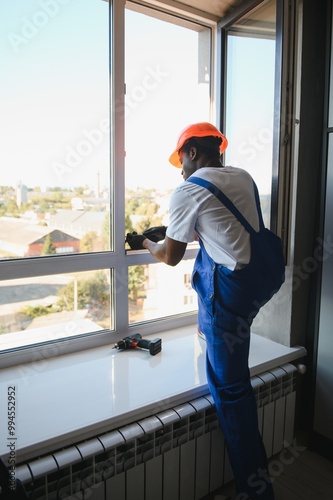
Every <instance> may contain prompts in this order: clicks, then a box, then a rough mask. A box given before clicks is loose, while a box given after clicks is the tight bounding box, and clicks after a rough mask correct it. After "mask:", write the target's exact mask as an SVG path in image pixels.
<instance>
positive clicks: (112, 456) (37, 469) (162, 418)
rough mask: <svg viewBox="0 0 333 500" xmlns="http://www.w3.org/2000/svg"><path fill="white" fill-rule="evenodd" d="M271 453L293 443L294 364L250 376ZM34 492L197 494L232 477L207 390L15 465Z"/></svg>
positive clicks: (144, 498)
mask: <svg viewBox="0 0 333 500" xmlns="http://www.w3.org/2000/svg"><path fill="white" fill-rule="evenodd" d="M251 382H252V386H253V388H254V391H255V395H256V401H257V408H258V417H259V427H260V431H261V434H262V436H263V441H264V444H265V447H266V451H267V455H268V457H271V456H272V455H275V454H277V453H278V452H279V451H281V450H282V449H283V448H285V447H286V446H288V445H291V444H292V441H293V436H294V414H295V396H296V388H295V386H296V367H295V366H294V365H291V364H284V365H282V366H280V367H278V368H275V369H273V370H270V371H267V372H264V373H261V374H260V375H257V376H254V377H252V378H251ZM16 476H17V477H18V479H20V480H21V481H22V482H23V484H24V486H25V489H26V491H27V492H28V493H29V495H30V498H31V499H34V500H38V499H43V500H44V499H45V500H58V499H81V500H86V499H90V500H199V499H201V498H203V497H204V496H206V495H208V494H209V493H211V492H213V491H214V490H216V489H217V488H220V487H221V486H222V485H223V484H226V483H228V482H229V481H231V480H232V472H231V469H230V464H229V460H228V456H227V453H226V448H225V446H224V438H223V434H222V432H221V430H220V428H219V425H218V421H217V415H216V411H215V407H214V403H213V400H212V398H211V396H210V395H209V394H207V395H206V396H203V397H200V398H197V399H194V400H191V401H188V402H185V403H183V404H181V405H178V406H175V407H173V408H170V409H167V410H165V411H162V412H160V413H157V414H155V415H151V416H149V417H147V418H145V419H142V420H138V421H137V422H133V423H131V424H129V425H126V426H125V427H120V428H118V429H115V430H112V431H111V432H108V433H106V434H102V435H99V436H96V437H94V438H92V439H89V440H87V441H84V442H79V443H76V444H75V445H73V446H71V447H68V448H64V449H61V450H56V451H54V452H53V453H50V454H49V455H47V456H42V457H39V458H38V459H36V460H32V461H29V462H28V463H23V464H20V465H19V466H18V467H17V469H16Z"/></svg>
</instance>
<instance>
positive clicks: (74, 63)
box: [0, 0, 274, 189]
mask: <svg viewBox="0 0 333 500" xmlns="http://www.w3.org/2000/svg"><path fill="white" fill-rule="evenodd" d="M1 14H2V15H1V18H0V38H1V40H2V43H1V44H0V60H1V67H2V72H1V79H0V81H1V85H0V141H1V147H0V164H1V173H0V185H13V186H16V185H17V184H18V183H20V182H22V183H23V184H26V185H28V187H34V186H40V187H45V186H61V187H70V186H78V185H88V186H92V187H93V188H94V187H96V186H97V181H98V179H99V180H100V185H101V186H104V185H108V183H109V158H110V152H109V138H108V114H109V62H108V60H109V42H108V37H109V34H108V31H109V22H108V4H107V2H103V1H101V0H29V1H28V0H12V1H11V2H6V3H5V5H4V6H2V7H1ZM125 39H126V85H127V95H126V113H125V123H124V126H125V147H126V160H125V178H126V185H127V187H129V188H132V189H134V188H135V187H138V186H144V187H155V188H157V189H171V188H173V187H175V186H176V185H177V184H179V183H180V182H181V181H182V178H181V176H180V171H179V170H178V169H176V168H174V167H172V166H171V165H170V164H169V162H168V157H169V155H170V154H171V152H172V150H173V149H174V147H175V144H176V140H177V137H178V134H179V132H180V131H181V130H182V128H183V127H184V126H186V125H187V124H189V123H193V122H197V121H206V120H207V121H209V120H210V115H209V85H208V83H198V33H197V32H195V31H192V30H189V29H185V28H182V27H179V26H175V25H172V24H170V23H166V22H162V21H158V20H156V19H154V18H150V17H148V16H144V15H142V14H138V13H136V12H132V11H129V10H126V36H125ZM246 41H247V42H248V40H247V39H246ZM236 45H237V44H235V47H234V48H233V54H235V56H234V57H233V58H231V60H232V61H233V60H235V64H234V67H233V69H232V72H231V74H234V75H235V77H234V79H233V80H232V82H231V84H230V89H232V92H229V106H230V110H232V113H231V114H232V116H233V119H232V120H231V121H230V122H228V123H227V124H226V127H227V130H228V134H229V133H230V137H228V138H229V143H230V146H229V151H228V155H229V156H227V158H228V160H230V161H231V162H234V163H240V165H239V166H245V163H247V165H248V167H249V168H253V169H254V171H255V172H257V175H258V177H259V179H261V178H263V175H261V170H260V169H265V168H266V169H267V161H269V156H267V151H268V150H269V127H270V126H271V125H270V116H269V110H268V106H266V105H265V102H266V101H264V102H263V97H265V98H267V99H268V100H269V99H272V97H271V94H270V93H269V92H271V87H269V85H270V84H269V83H267V82H268V80H267V79H269V70H268V68H270V67H271V66H270V65H272V64H274V57H273V63H272V47H271V48H269V49H263V46H262V45H261V46H260V48H258V47H257V48H258V54H257V55H258V57H257V58H253V49H255V47H253V46H250V44H248V43H246V44H245V45H244V44H243V46H242V48H241V49H240V48H239V47H238V48H237V46H236ZM246 47H248V51H247V49H246ZM237 50H238V51H239V54H240V55H239V57H236V54H237V52H236V51H237ZM250 54H252V56H251V55H250ZM251 57H252V59H251ZM246 61H247V65H246V66H244V69H245V68H246V72H245V75H244V72H243V75H244V78H243V77H242V78H238V75H239V71H240V69H239V68H240V67H242V65H245V63H246ZM251 64H252V66H251ZM259 64H260V66H259ZM237 65H238V67H237ZM253 65H256V66H255V67H256V68H257V67H258V68H259V67H260V68H261V70H260V71H261V74H260V79H259V80H260V81H261V82H262V86H261V88H260V89H259V92H260V93H261V96H260V98H261V101H260V102H261V103H262V104H263V106H262V107H263V109H265V110H268V112H267V116H263V117H262V118H261V122H260V121H257V118H258V116H259V113H258V112H257V111H256V109H255V106H256V103H258V89H257V90H256V88H252V90H251V92H250V94H249V82H250V80H251V79H250V78H249V75H250V74H251V71H252V70H251V68H252V69H253ZM262 70H264V71H262ZM252 73H253V71H252ZM255 81H257V82H258V78H256V79H255ZM242 82H243V86H242ZM244 82H245V83H246V85H244ZM268 87H269V88H270V90H269V92H268V93H266V95H265V96H264V95H263V93H264V90H263V89H267V88H268ZM255 92H257V95H255ZM249 95H250V98H249ZM240 96H243V97H241V98H240ZM250 103H251V106H252V107H251V106H249V104H250ZM119 106H120V103H115V108H114V111H115V113H117V109H118V110H119ZM253 106H254V108H253ZM247 112H248V113H250V116H251V118H250V121H249V117H248V114H247ZM244 122H247V123H246V124H245V123H244ZM235 124H236V127H235ZM267 128H268V130H264V129H267ZM224 132H226V131H224ZM249 137H250V141H251V140H252V142H251V144H249ZM253 137H254V138H256V141H255V143H253ZM230 138H232V139H234V141H230ZM251 138H252V139H251ZM236 144H237V146H236ZM262 146H264V147H262ZM267 158H268V160H267ZM243 163H244V165H243ZM261 164H262V165H261ZM260 165H261V166H260ZM262 184H263V186H264V182H262ZM265 189H266V188H265Z"/></svg>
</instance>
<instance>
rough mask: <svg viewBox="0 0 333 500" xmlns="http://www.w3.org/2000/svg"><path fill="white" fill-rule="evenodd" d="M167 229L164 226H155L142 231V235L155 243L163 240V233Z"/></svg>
mask: <svg viewBox="0 0 333 500" xmlns="http://www.w3.org/2000/svg"><path fill="white" fill-rule="evenodd" d="M166 230H167V227H166V226H155V227H150V228H149V229H146V230H145V231H143V233H142V234H143V235H144V236H145V237H146V238H148V240H150V241H154V242H155V243H157V242H158V241H161V240H164V239H165V233H166Z"/></svg>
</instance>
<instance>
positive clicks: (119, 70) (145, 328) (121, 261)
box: [0, 0, 218, 371]
mask: <svg viewBox="0 0 333 500" xmlns="http://www.w3.org/2000/svg"><path fill="white" fill-rule="evenodd" d="M106 1H107V0H106ZM125 3H126V6H125ZM108 4H109V33H110V37H109V48H110V50H109V69H110V72H109V73H110V168H111V178H110V219H111V220H110V225H111V227H112V228H113V232H112V233H113V237H112V235H110V237H111V248H110V250H109V251H103V252H96V253H82V254H71V255H70V254H65V255H61V254H60V255H59V254H58V255H54V256H43V257H30V258H20V259H12V260H11V259H8V260H2V261H0V276H1V280H15V279H23V278H30V277H38V276H46V275H56V274H59V263H60V262H61V273H64V274H65V273H71V272H84V271H91V270H96V271H98V270H102V269H107V270H111V308H112V312H111V314H113V316H114V320H113V323H114V329H113V330H101V331H97V332H89V333H85V334H81V335H77V336H73V337H71V338H63V339H57V340H51V341H45V342H40V343H38V344H31V345H27V346H22V347H17V348H11V349H7V350H3V351H1V352H0V366H1V368H6V367H9V366H14V365H19V364H22V363H29V362H30V363H32V365H33V366H34V367H35V368H36V370H37V371H38V369H39V368H38V367H40V366H42V365H43V363H44V362H45V360H46V359H48V358H50V357H54V356H58V355H63V354H70V353H73V352H77V351H78V350H85V349H91V348H96V347H100V346H104V345H107V344H112V343H114V342H116V341H117V340H119V339H120V338H122V337H124V336H126V335H128V334H131V333H133V331H135V332H136V333H141V334H142V335H143V336H144V335H150V334H156V333H161V332H163V331H167V330H171V329H175V328H179V327H182V326H188V325H191V324H196V321H197V313H196V312H193V313H184V314H181V315H175V316H173V317H165V318H160V319H158V320H155V321H148V322H145V323H141V324H132V325H130V324H129V318H128V268H129V266H132V265H143V264H151V263H156V260H155V259H153V257H152V256H151V255H150V253H149V252H148V251H125V246H124V239H123V237H122V235H124V234H125V217H124V213H125V175H124V162H125V130H124V109H123V110H122V109H121V108H120V107H119V106H115V105H112V103H117V102H123V97H124V89H125V78H124V74H125V46H124V45H125V40H124V33H125V8H127V7H133V8H135V9H136V10H137V9H140V12H144V10H145V9H150V11H149V12H150V13H151V12H152V10H151V9H153V10H154V12H155V13H156V15H157V16H158V17H159V18H160V19H163V18H165V19H166V18H167V19H168V20H172V21H173V22H175V23H176V24H180V25H182V26H185V27H189V26H190V25H193V24H199V25H203V26H205V27H208V28H210V29H211V33H212V37H211V38H212V44H211V84H210V85H211V89H210V91H211V110H210V111H211V116H212V120H213V119H214V115H215V108H214V107H213V106H214V102H215V98H214V96H215V87H216V81H215V79H216V75H217V62H216V61H217V59H216V56H215V54H216V42H217V36H216V33H217V23H218V19H217V18H216V17H215V16H212V15H211V14H208V13H207V15H205V14H204V13H203V12H202V11H199V10H197V9H194V8H192V7H188V8H186V6H185V5H184V10H183V9H179V7H177V8H176V7H172V6H169V5H167V4H166V5H162V4H161V2H155V1H154V0H152V1H151V2H149V4H148V2H141V1H140V0H139V1H135V2H130V1H129V2H125V0H109V1H108ZM196 253H197V248H196V247H195V246H191V245H189V246H188V248H187V250H186V253H185V255H184V259H194V258H195V256H196ZM59 259H61V260H59ZM125 304H126V306H125Z"/></svg>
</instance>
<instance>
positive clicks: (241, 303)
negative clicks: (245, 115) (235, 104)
mask: <svg viewBox="0 0 333 500" xmlns="http://www.w3.org/2000/svg"><path fill="white" fill-rule="evenodd" d="M188 182H193V183H195V184H199V185H201V186H203V187H205V188H207V189H209V190H210V191H211V192H212V193H213V194H214V195H215V196H217V197H218V198H219V199H220V201H223V204H224V205H226V206H227V208H228V209H229V210H230V211H231V212H232V213H233V214H234V215H235V216H236V217H237V219H238V220H239V221H240V222H241V224H243V226H244V227H245V229H246V230H247V231H248V232H249V233H250V237H251V259H250V262H249V264H248V265H247V266H246V267H244V268H242V269H240V270H236V271H231V270H230V269H228V268H226V267H225V266H223V265H221V264H216V263H215V262H214V261H213V260H212V259H211V257H210V256H209V255H208V254H207V252H206V250H205V248H204V245H203V244H202V242H201V241H200V240H199V242H200V250H199V252H198V255H197V258H196V261H195V264H194V269H193V275H192V286H193V288H194V289H195V290H196V292H197V294H198V310H199V314H198V327H199V329H200V331H201V332H203V333H204V334H205V337H206V341H207V351H206V356H207V365H206V366H207V380H208V385H209V388H210V391H211V394H212V397H213V399H214V402H215V406H216V411H217V414H218V418H219V423H220V426H221V428H222V431H223V434H224V438H225V442H226V445H227V449H228V455H229V459H230V463H231V467H232V470H233V473H234V478H235V484H236V490H237V493H238V496H237V500H246V499H261V500H272V499H274V492H273V488H272V484H271V481H270V478H269V474H268V464H267V458H266V453H265V449H264V446H263V442H262V438H261V435H260V433H259V430H258V419H257V408H256V402H255V397H254V393H253V390H252V386H251V382H250V371H249V366H248V356H249V347H250V327H251V323H252V321H253V318H254V317H255V316H256V314H257V313H258V311H259V309H260V307H261V306H262V305H263V304H264V303H265V302H267V300H269V298H270V297H271V296H272V295H273V293H274V292H275V291H277V290H271V289H270V288H272V284H271V283H270V284H269V285H268V286H266V284H265V273H267V272H269V270H268V269H265V266H264V269H262V262H261V260H262V255H261V256H257V251H256V249H258V245H259V248H260V245H261V244H262V245H261V246H263V247H264V248H267V245H266V243H267V242H266V241H264V240H265V236H264V235H263V234H261V230H262V231H269V230H266V229H265V228H264V226H263V221H262V215H261V209H260V204H259V195H258V193H257V189H256V186H255V184H254V189H255V193H256V201H257V209H258V214H259V221H260V228H261V230H260V231H259V232H258V233H256V232H255V231H254V229H253V228H252V227H251V226H250V225H249V224H248V222H247V221H246V220H245V219H244V217H243V216H242V215H241V214H240V213H239V212H238V210H237V208H236V207H235V206H234V205H233V204H232V202H231V201H230V200H229V199H228V198H227V197H226V196H225V195H224V194H223V193H222V192H221V191H220V190H218V188H216V186H214V185H213V184H211V183H209V182H208V181H206V180H204V179H201V178H197V177H193V176H192V177H190V178H189V179H188ZM272 234H273V233H272ZM274 236H275V235H274ZM259 252H260V250H259ZM261 253H262V252H261ZM266 253H267V252H266ZM281 254H282V252H281ZM266 267H267V265H266ZM280 267H281V272H282V273H284V262H283V271H282V266H281V262H280ZM283 280H284V276H281V283H282V282H283ZM268 281H269V279H268ZM263 283H264V284H263ZM278 287H279V285H277V288H278Z"/></svg>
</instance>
